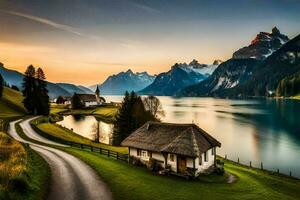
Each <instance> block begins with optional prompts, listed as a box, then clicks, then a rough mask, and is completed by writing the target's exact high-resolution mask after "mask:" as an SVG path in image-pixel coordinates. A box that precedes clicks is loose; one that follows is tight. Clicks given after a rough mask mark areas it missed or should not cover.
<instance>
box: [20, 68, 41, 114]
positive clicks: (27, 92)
mask: <svg viewBox="0 0 300 200" xmlns="http://www.w3.org/2000/svg"><path fill="white" fill-rule="evenodd" d="M23 88H24V89H23V91H22V93H23V96H24V100H23V104H24V107H25V108H26V109H27V111H28V112H29V113H30V114H37V109H36V103H37V98H36V94H35V92H36V84H35V69H34V67H33V66H32V65H30V66H28V67H27V69H26V71H25V75H24V78H23Z"/></svg>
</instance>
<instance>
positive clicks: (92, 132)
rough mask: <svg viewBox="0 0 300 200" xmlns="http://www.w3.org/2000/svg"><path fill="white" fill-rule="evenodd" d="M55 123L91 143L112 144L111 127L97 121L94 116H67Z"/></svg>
mask: <svg viewBox="0 0 300 200" xmlns="http://www.w3.org/2000/svg"><path fill="white" fill-rule="evenodd" d="M57 123H58V124H60V125H62V126H64V127H66V128H68V129H70V130H73V131H74V132H75V133H77V134H79V135H81V136H83V137H86V138H88V139H91V140H93V141H95V140H96V141H99V142H101V143H104V144H112V130H113V125H112V124H107V123H105V122H102V121H98V120H97V119H96V118H95V117H94V116H84V115H68V116H64V119H63V120H62V121H60V122H57Z"/></svg>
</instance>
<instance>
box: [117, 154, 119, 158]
mask: <svg viewBox="0 0 300 200" xmlns="http://www.w3.org/2000/svg"><path fill="white" fill-rule="evenodd" d="M117 160H119V152H117Z"/></svg>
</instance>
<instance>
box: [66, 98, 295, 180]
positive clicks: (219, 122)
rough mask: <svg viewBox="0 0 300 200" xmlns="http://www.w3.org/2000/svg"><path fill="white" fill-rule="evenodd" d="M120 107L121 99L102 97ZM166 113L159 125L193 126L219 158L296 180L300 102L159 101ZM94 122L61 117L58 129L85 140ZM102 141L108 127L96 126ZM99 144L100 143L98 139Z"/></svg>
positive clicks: (193, 99) (93, 120) (109, 127)
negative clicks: (214, 143) (209, 139)
mask: <svg viewBox="0 0 300 200" xmlns="http://www.w3.org/2000/svg"><path fill="white" fill-rule="evenodd" d="M105 98H106V99H107V101H121V100H122V96H106V97H105ZM159 99H160V100H161V102H162V104H163V108H164V110H165V116H164V117H162V120H163V121H165V122H176V123H192V122H194V123H196V124H198V125H199V126H200V127H201V128H202V129H204V130H206V131H207V132H208V133H210V134H211V135H213V136H214V137H215V138H217V139H218V140H219V141H220V142H221V143H222V147H221V148H220V149H218V150H217V152H218V154H219V155H221V156H225V154H227V157H228V158H229V159H232V160H237V159H238V158H239V159H240V162H242V163H245V164H249V161H252V163H253V165H254V166H260V162H263V164H264V168H266V169H271V170H276V169H277V168H279V169H280V171H281V172H283V173H286V174H288V173H289V171H292V174H293V175H294V176H298V177H300V101H295V100H274V99H266V100H227V99H215V98H172V97H159ZM95 122H97V121H96V120H95V118H94V117H92V116H88V117H85V118H82V119H81V120H75V119H74V117H72V116H67V117H65V119H64V121H62V122H60V124H62V125H64V126H66V127H68V128H73V129H74V131H75V132H77V133H79V134H81V135H84V136H86V137H89V138H92V137H91V136H89V134H90V132H91V130H92V129H93V128H92V127H93V126H94V124H95ZM99 127H100V129H101V130H100V136H101V137H100V140H101V142H104V143H110V139H109V138H111V131H112V126H111V125H109V124H105V123H103V122H100V126H99ZM101 138H102V139H101Z"/></svg>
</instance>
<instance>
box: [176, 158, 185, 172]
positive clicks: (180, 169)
mask: <svg viewBox="0 0 300 200" xmlns="http://www.w3.org/2000/svg"><path fill="white" fill-rule="evenodd" d="M177 158H178V160H177V161H178V172H179V173H184V172H185V170H186V159H185V158H183V157H177Z"/></svg>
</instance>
